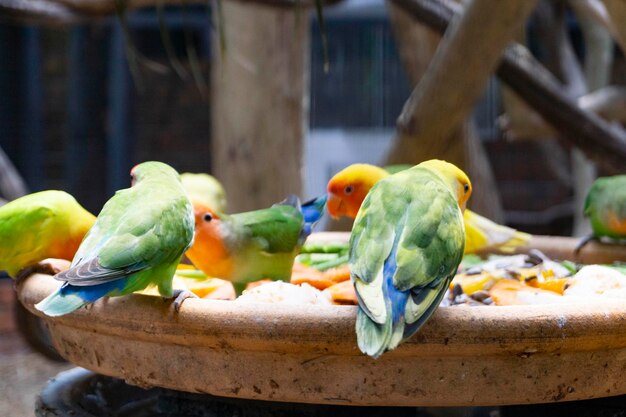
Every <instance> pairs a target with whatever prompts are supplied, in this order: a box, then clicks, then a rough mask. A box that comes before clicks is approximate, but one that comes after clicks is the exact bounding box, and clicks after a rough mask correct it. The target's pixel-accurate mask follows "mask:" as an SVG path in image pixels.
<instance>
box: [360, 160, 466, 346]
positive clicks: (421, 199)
mask: <svg viewBox="0 0 626 417" xmlns="http://www.w3.org/2000/svg"><path fill="white" fill-rule="evenodd" d="M471 193H472V186H471V183H470V180H469V178H467V175H465V173H464V172H463V171H461V170H460V169H459V168H457V167H456V166H454V165H452V164H450V163H448V162H445V161H440V160H430V161H425V162H422V163H421V164H419V165H416V166H415V167H413V168H411V169H408V170H405V171H402V172H399V173H397V174H394V175H391V176H388V177H386V178H384V179H382V180H381V181H379V182H378V183H376V184H375V185H374V187H372V189H371V191H370V192H369V193H368V194H367V196H366V197H365V200H364V201H363V204H362V206H361V208H360V209H359V212H358V214H357V216H356V219H355V221H354V226H353V228H352V234H351V235H350V263H349V265H350V277H351V279H352V282H353V284H354V288H355V291H356V294H357V299H358V303H359V309H358V312H357V321H356V334H357V341H358V344H359V348H360V349H361V351H362V352H363V353H366V354H368V355H370V356H373V357H375V358H377V357H379V356H380V355H382V354H383V353H384V352H385V351H388V350H392V349H394V348H395V347H396V346H398V344H399V343H400V342H401V341H403V340H405V339H407V338H408V337H410V336H411V335H413V334H414V333H415V332H416V331H417V330H418V329H419V328H420V326H422V324H424V322H426V320H428V318H429V317H430V316H431V315H432V313H433V312H434V311H435V310H436V309H437V307H438V306H439V303H440V302H441V299H442V297H443V295H444V293H445V292H446V289H447V288H448V286H449V284H450V281H451V280H452V278H453V277H454V275H455V273H456V271H457V267H458V266H459V263H460V262H461V259H462V258H463V247H464V245H465V233H464V230H463V229H464V226H463V210H464V209H465V205H466V203H467V200H468V198H469V197H470V195H471Z"/></svg>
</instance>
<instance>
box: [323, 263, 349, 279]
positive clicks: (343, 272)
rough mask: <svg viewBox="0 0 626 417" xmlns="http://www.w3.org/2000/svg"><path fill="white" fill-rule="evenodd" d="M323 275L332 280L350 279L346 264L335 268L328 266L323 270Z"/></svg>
mask: <svg viewBox="0 0 626 417" xmlns="http://www.w3.org/2000/svg"><path fill="white" fill-rule="evenodd" d="M324 277H325V278H327V279H329V280H331V281H333V282H343V281H348V280H349V279H350V267H349V266H348V265H341V266H338V267H337V268H330V269H328V270H326V271H324Z"/></svg>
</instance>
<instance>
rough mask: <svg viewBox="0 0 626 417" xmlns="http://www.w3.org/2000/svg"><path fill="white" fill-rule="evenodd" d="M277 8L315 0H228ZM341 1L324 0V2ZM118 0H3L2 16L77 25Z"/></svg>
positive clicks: (142, 0) (140, 1)
mask: <svg viewBox="0 0 626 417" xmlns="http://www.w3.org/2000/svg"><path fill="white" fill-rule="evenodd" d="M228 1H229V2H230V1H234V2H237V3H253V4H262V5H266V6H272V7H277V8H293V7H297V6H298V7H303V8H307V7H312V6H313V5H314V4H315V0H228ZM340 1H342V0H322V2H323V3H324V4H325V5H331V4H335V3H339V2H340ZM115 2H116V0H0V17H1V18H2V19H4V20H11V21H17V22H22V23H29V24H32V23H39V24H46V25H62V24H75V23H80V22H83V21H85V20H87V19H92V18H94V17H98V16H107V15H114V14H115ZM156 2H157V0H125V5H126V7H127V9H128V10H133V9H139V8H142V7H155V6H156ZM183 2H184V3H185V4H194V3H196V4H207V0H166V1H165V2H164V3H165V4H168V5H180V4H182V3H183Z"/></svg>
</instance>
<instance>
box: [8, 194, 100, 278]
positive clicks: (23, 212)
mask: <svg viewBox="0 0 626 417" xmlns="http://www.w3.org/2000/svg"><path fill="white" fill-rule="evenodd" d="M95 221H96V217H95V216H94V215H93V214H91V213H89V212H88V211H87V210H85V209H84V208H83V207H82V206H81V205H80V204H78V202H77V201H76V200H75V199H74V197H72V196H71V195H69V194H68V193H66V192H64V191H57V190H49V191H41V192H38V193H34V194H29V195H27V196H24V197H21V198H18V199H16V200H13V201H11V202H10V203H7V204H5V205H4V206H2V207H0V270H5V271H7V273H8V274H9V275H10V276H12V277H13V278H16V277H17V276H18V274H19V275H20V276H21V275H28V273H27V272H25V271H31V270H33V268H35V265H36V264H38V263H39V262H40V261H42V260H44V259H46V258H59V259H67V260H71V259H72V258H73V257H74V254H75V253H76V250H77V249H78V246H79V245H80V242H81V241H82V240H83V237H84V236H85V234H86V233H87V231H88V230H89V229H90V228H91V226H92V225H93V224H94V222H95ZM35 269H37V268H35ZM20 271H24V272H23V273H22V274H20ZM57 272H58V271H57Z"/></svg>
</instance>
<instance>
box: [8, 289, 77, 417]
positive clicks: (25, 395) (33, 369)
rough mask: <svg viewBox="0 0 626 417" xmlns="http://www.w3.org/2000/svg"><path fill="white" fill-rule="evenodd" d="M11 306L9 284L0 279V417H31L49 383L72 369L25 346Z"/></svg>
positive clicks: (13, 299)
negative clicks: (40, 395) (49, 380)
mask: <svg viewBox="0 0 626 417" xmlns="http://www.w3.org/2000/svg"><path fill="white" fill-rule="evenodd" d="M14 302H15V297H14V295H13V283H12V281H10V280H8V279H0V416H11V417H30V416H33V415H34V409H35V398H36V397H37V395H38V394H39V392H40V391H41V389H42V388H43V387H44V385H45V384H46V383H47V382H48V379H50V378H51V377H52V376H54V375H56V374H57V373H59V372H61V371H63V370H66V369H69V368H71V367H72V365H70V364H67V363H58V362H53V361H50V360H48V359H46V358H44V357H43V356H41V355H40V354H38V353H36V352H34V351H33V350H32V349H30V348H29V347H28V345H26V343H25V342H24V340H23V339H22V337H21V336H20V334H19V333H18V332H17V330H16V328H15V320H14V317H13V303H14Z"/></svg>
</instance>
